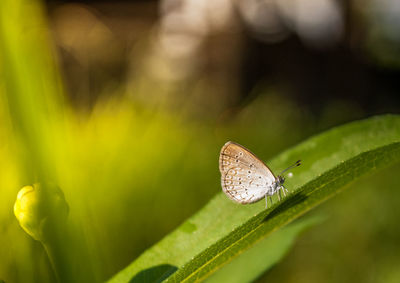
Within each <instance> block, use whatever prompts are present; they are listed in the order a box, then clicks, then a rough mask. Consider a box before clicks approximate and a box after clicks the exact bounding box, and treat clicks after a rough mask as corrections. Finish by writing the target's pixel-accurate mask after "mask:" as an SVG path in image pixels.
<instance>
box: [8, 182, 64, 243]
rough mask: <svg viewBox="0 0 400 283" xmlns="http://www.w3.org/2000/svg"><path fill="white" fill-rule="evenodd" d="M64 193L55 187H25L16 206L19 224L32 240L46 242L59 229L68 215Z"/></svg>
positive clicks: (15, 211)
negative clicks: (50, 234)
mask: <svg viewBox="0 0 400 283" xmlns="http://www.w3.org/2000/svg"><path fill="white" fill-rule="evenodd" d="M68 211H69V208H68V204H67V202H66V201H65V198H64V194H63V192H62V191H61V190H60V189H59V188H58V187H57V186H54V185H46V186H45V187H44V186H43V185H41V184H33V185H30V186H25V187H23V188H22V189H21V190H20V191H19V192H18V195H17V200H16V201H15V204H14V214H15V217H17V219H18V221H19V224H20V225H21V227H22V228H23V229H24V230H25V232H26V233H28V234H29V235H30V236H32V238H34V239H35V240H38V241H42V242H45V241H46V239H47V237H48V236H49V233H52V230H54V229H58V228H59V227H60V226H59V225H60V224H61V225H62V224H63V223H62V222H64V221H65V220H66V218H67V215H68Z"/></svg>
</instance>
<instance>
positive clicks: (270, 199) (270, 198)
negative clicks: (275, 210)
mask: <svg viewBox="0 0 400 283" xmlns="http://www.w3.org/2000/svg"><path fill="white" fill-rule="evenodd" d="M269 201H270V202H271V205H273V204H274V203H273V202H272V197H271V196H269Z"/></svg>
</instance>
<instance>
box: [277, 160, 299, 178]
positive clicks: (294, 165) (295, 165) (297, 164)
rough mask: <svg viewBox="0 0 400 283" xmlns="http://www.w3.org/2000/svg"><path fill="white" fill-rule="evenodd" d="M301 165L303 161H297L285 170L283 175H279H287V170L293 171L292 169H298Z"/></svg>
mask: <svg viewBox="0 0 400 283" xmlns="http://www.w3.org/2000/svg"><path fill="white" fill-rule="evenodd" d="M300 165H301V160H297V161H296V162H295V163H294V164H293V165H290V166H289V167H288V168H286V169H285V170H283V171H282V172H281V174H279V175H282V174H283V173H285V172H286V171H287V170H289V169H292V168H294V167H297V166H300Z"/></svg>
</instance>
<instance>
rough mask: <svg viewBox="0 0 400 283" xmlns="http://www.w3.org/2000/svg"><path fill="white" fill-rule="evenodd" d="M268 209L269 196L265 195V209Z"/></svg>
mask: <svg viewBox="0 0 400 283" xmlns="http://www.w3.org/2000/svg"><path fill="white" fill-rule="evenodd" d="M267 208H268V196H267V195H265V209H267Z"/></svg>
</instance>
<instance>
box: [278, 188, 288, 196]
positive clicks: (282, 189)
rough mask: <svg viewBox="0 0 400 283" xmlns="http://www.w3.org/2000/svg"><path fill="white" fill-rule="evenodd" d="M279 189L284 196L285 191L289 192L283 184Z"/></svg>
mask: <svg viewBox="0 0 400 283" xmlns="http://www.w3.org/2000/svg"><path fill="white" fill-rule="evenodd" d="M280 191H283V195H284V196H286V193H289V191H288V190H287V189H286V188H285V187H284V186H281V189H280Z"/></svg>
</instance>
